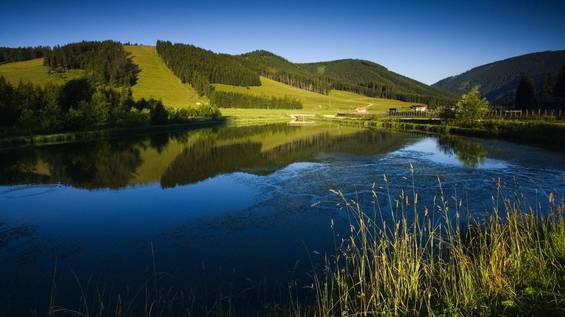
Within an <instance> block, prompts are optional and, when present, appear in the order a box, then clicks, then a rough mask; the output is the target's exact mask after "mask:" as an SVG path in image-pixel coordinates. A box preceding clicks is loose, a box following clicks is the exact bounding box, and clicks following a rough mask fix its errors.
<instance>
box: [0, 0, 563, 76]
mask: <svg viewBox="0 0 565 317" xmlns="http://www.w3.org/2000/svg"><path fill="white" fill-rule="evenodd" d="M103 39H114V40H118V41H124V42H125V41H130V42H137V43H143V44H154V43H155V41H156V40H157V39H163V40H170V41H173V42H182V43H191V44H194V45H197V46H200V47H203V48H207V49H211V50H213V51H216V52H225V53H232V54H237V53H243V52H247V51H251V50H255V49H265V50H269V51H272V52H274V53H276V54H278V55H281V56H283V57H285V58H287V59H289V60H290V61H293V62H313V61H322V60H332V59H340V58H361V59H368V60H371V61H374V62H377V63H379V64H381V65H383V66H385V67H387V68H388V69H390V70H393V71H395V72H398V73H400V74H403V75H406V76H409V77H412V78H414V79H417V80H420V81H422V82H425V83H428V84H431V83H434V82H436V81H437V80H440V79H442V78H444V77H447V76H451V75H456V74H459V73H461V72H463V71H466V70H468V69H470V68H472V67H475V66H479V65H481V64H485V63H489V62H492V61H496V60H500V59H504V58H508V57H511V56H515V55H520V54H525V53H530V52H535V51H543V50H558V49H565V1H554V2H553V1H545V2H544V1H539V2H534V1H520V0H518V1H508V2H501V1H484V2H481V1H458V0H452V1H433V2H424V1H385V2H379V1H353V0H350V1H323V2H313V1H312V2H306V1H284V2H276V1H267V0H265V1H248V2H245V1H237V2H236V1H160V2H158V1H129V0H126V1H103V0H102V1H100V0H99V1H35V0H30V1H21V0H20V1H13V0H2V6H1V10H0V46H10V47H14V46H28V45H55V44H64V43H69V42H74V41H80V40H103Z"/></svg>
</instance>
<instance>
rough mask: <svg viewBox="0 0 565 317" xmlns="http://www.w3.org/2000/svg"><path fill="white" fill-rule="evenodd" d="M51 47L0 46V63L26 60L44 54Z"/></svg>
mask: <svg viewBox="0 0 565 317" xmlns="http://www.w3.org/2000/svg"><path fill="white" fill-rule="evenodd" d="M50 50H51V48H49V47H48V46H37V47H15V48H11V47H0V64H4V63H11V62H20V61H27V60H30V59H34V58H41V57H43V56H45V55H46V54H47V53H48V52H49V51H50Z"/></svg>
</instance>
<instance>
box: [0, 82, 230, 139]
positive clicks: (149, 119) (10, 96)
mask: <svg viewBox="0 0 565 317" xmlns="http://www.w3.org/2000/svg"><path fill="white" fill-rule="evenodd" d="M219 114H220V113H219V111H218V109H217V108H216V107H213V106H209V105H201V106H200V107H198V108H194V109H186V110H169V109H167V108H165V106H164V105H163V103H162V102H161V101H160V100H155V99H149V100H146V99H140V100H137V101H135V100H133V98H132V94H131V90H130V89H127V88H114V87H108V86H101V85H96V84H95V83H94V82H92V80H89V79H85V78H83V79H75V80H71V81H68V82H67V83H65V84H64V85H53V84H47V85H46V86H44V87H42V86H38V85H34V84H32V83H23V82H20V83H19V84H18V85H15V86H14V85H11V84H10V83H9V82H8V81H6V79H5V78H4V77H1V76H0V127H4V128H23V129H25V130H27V131H30V132H63V131H78V130H87V129H92V128H99V127H125V126H143V125H149V124H166V123H173V122H184V121H187V120H189V119H191V118H192V117H196V116H204V117H216V116H219Z"/></svg>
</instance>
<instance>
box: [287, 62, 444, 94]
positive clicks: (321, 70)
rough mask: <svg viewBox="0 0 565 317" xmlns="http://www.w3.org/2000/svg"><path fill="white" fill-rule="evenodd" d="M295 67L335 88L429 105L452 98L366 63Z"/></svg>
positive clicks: (329, 63)
mask: <svg viewBox="0 0 565 317" xmlns="http://www.w3.org/2000/svg"><path fill="white" fill-rule="evenodd" d="M298 65H299V66H302V67H304V68H306V69H308V70H310V72H311V73H314V74H317V75H318V76H322V77H325V78H328V79H329V80H330V81H331V82H332V88H334V89H342V90H348V91H353V92H357V93H360V94H364V95H368V96H376V97H382V98H392V99H399V100H406V101H419V102H424V103H428V104H432V105H433V104H436V103H441V102H442V101H445V100H453V99H454V96H453V95H451V94H449V93H446V92H444V91H441V90H439V89H436V88H433V87H430V86H428V85H426V84H424V83H421V82H419V81H416V80H414V79H411V78H408V77H405V76H402V75H399V74H397V73H394V72H392V71H390V70H388V69H387V68H386V67H384V66H382V65H379V64H377V63H374V62H371V61H367V60H359V59H342V60H335V61H329V62H317V63H305V64H298Z"/></svg>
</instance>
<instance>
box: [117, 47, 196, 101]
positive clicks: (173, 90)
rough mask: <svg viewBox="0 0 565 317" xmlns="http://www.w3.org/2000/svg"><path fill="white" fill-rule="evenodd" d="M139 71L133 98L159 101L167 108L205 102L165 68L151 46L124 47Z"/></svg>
mask: <svg viewBox="0 0 565 317" xmlns="http://www.w3.org/2000/svg"><path fill="white" fill-rule="evenodd" d="M124 48H125V50H126V51H127V52H129V53H131V56H132V59H133V62H134V63H135V64H137V65H138V66H139V68H140V70H141V72H140V73H139V74H138V80H137V83H136V84H135V85H134V86H133V87H132V93H133V96H134V98H136V99H138V98H142V97H143V98H156V99H161V100H162V101H163V103H164V104H165V105H167V106H171V107H177V108H185V107H190V106H194V105H195V104H196V103H197V102H199V101H200V102H202V101H206V100H205V98H202V97H199V96H198V94H197V93H196V91H195V90H194V89H193V88H192V87H191V86H190V85H187V84H183V83H181V81H180V80H179V79H178V78H177V77H176V76H175V75H174V74H173V72H171V70H169V68H167V65H165V63H163V61H162V60H161V58H160V57H159V56H158V55H157V52H156V51H155V47H153V46H124Z"/></svg>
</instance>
